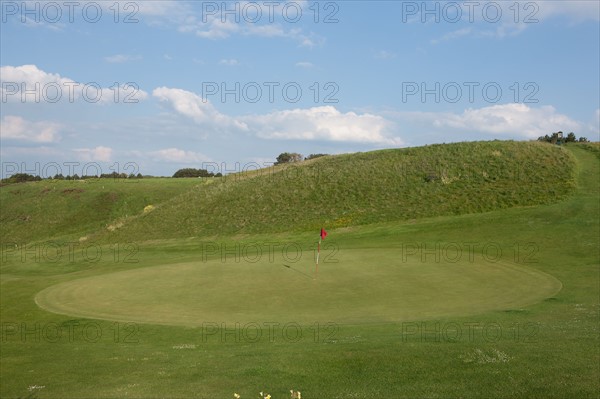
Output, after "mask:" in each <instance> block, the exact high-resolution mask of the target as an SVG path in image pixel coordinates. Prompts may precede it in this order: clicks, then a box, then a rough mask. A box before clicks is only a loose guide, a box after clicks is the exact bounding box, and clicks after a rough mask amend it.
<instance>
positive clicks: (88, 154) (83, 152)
mask: <svg viewBox="0 0 600 399" xmlns="http://www.w3.org/2000/svg"><path fill="white" fill-rule="evenodd" d="M73 151H74V152H75V153H77V155H78V157H79V159H81V160H82V161H85V162H94V161H97V162H110V161H111V157H112V151H113V150H112V148H109V147H104V146H98V147H96V148H77V149H74V150H73Z"/></svg>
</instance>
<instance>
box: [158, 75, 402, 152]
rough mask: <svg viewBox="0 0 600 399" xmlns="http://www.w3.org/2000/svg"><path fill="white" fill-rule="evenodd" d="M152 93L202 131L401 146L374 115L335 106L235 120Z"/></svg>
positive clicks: (166, 93) (173, 92) (180, 95)
mask: <svg viewBox="0 0 600 399" xmlns="http://www.w3.org/2000/svg"><path fill="white" fill-rule="evenodd" d="M152 94H153V95H154V96H155V97H157V98H158V99H160V100H161V101H163V102H166V103H168V104H170V105H171V106H172V107H173V109H174V110H175V111H176V112H177V113H179V114H181V115H184V116H186V117H188V118H190V119H192V120H193V121H194V122H196V123H197V124H199V125H202V126H203V128H204V129H203V130H204V131H212V132H222V131H229V132H233V133H237V132H245V133H249V134H252V135H255V136H257V137H261V138H265V139H286V140H292V139H293V140H325V141H347V142H357V143H371V144H378V145H381V144H386V145H401V144H402V140H400V139H399V138H398V137H392V136H390V134H389V133H388V131H389V130H390V129H391V127H392V123H391V122H390V121H388V120H386V119H385V118H383V117H381V116H378V115H374V114H369V113H363V114H357V113H354V112H346V113H342V112H340V111H338V110H337V109H336V108H335V107H332V106H324V107H313V108H307V109H292V110H284V111H275V112H271V113H268V114H263V115H245V116H240V117H237V118H236V117H232V116H228V115H225V114H222V113H220V112H219V111H217V110H216V109H215V107H214V106H213V105H212V104H211V103H210V102H209V101H208V100H205V99H203V98H202V97H200V96H198V95H197V94H195V93H192V92H189V91H185V90H181V89H171V88H167V87H160V88H157V89H155V90H154V91H153V93H152Z"/></svg>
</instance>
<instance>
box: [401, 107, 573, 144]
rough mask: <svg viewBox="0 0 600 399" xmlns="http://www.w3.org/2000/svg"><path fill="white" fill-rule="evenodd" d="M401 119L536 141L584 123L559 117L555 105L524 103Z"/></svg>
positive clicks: (413, 114) (409, 115)
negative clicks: (532, 106) (536, 105)
mask: <svg viewBox="0 0 600 399" xmlns="http://www.w3.org/2000/svg"><path fill="white" fill-rule="evenodd" d="M399 116H400V117H401V118H402V119H406V120H412V121H417V122H421V123H424V124H426V125H429V126H431V127H434V128H437V129H443V130H448V129H451V130H452V131H455V132H461V131H474V132H482V133H491V134H495V135H517V136H521V137H523V138H529V139H531V138H537V137H539V136H543V135H545V134H548V133H549V132H555V131H558V130H562V131H577V130H579V129H580V128H581V126H582V125H581V124H580V123H579V122H577V121H574V120H573V119H571V118H569V117H568V116H566V115H563V114H560V113H558V112H557V111H556V109H555V108H554V107H552V106H541V107H539V108H531V107H529V106H527V105H525V104H499V105H493V106H490V107H483V108H478V109H473V108H469V109H466V110H465V111H463V112H462V113H460V114H458V113H450V112H439V113H438V112H403V113H400V114H399Z"/></svg>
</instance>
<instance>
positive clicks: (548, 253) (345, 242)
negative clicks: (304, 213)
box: [0, 146, 600, 399]
mask: <svg viewBox="0 0 600 399" xmlns="http://www.w3.org/2000/svg"><path fill="white" fill-rule="evenodd" d="M543 148H544V147H543ZM544 151H545V150H544ZM548 151H550V154H563V153H562V152H561V151H565V152H567V151H568V153H572V154H574V155H575V157H574V158H571V157H570V156H568V155H567V156H566V157H567V158H566V159H574V160H575V163H574V164H570V163H569V162H567V164H568V165H569V164H570V165H571V166H574V168H572V170H566V172H567V173H566V175H568V176H575V177H576V180H575V182H576V186H575V187H574V188H570V189H568V190H567V192H568V193H570V195H567V194H565V195H563V196H555V197H552V196H551V195H550V194H548V192H549V191H546V193H547V194H546V200H547V201H548V203H546V204H544V205H537V206H517V207H512V208H506V209H497V210H492V211H489V212H486V213H479V214H476V213H468V214H462V215H440V216H435V215H431V216H430V217H426V218H419V219H416V220H410V219H409V220H407V221H394V220H390V221H385V222H380V223H377V224H369V225H351V226H346V227H339V228H332V229H329V236H328V237H327V239H326V240H325V242H324V243H325V244H327V245H330V246H331V247H324V249H323V251H324V252H323V254H322V255H327V254H329V253H330V251H332V249H331V248H337V249H338V251H339V253H340V255H342V254H345V256H350V255H351V252H352V251H361V250H363V249H366V250H369V251H373V250H379V251H381V252H380V253H381V254H386V253H387V254H388V255H389V256H393V254H397V252H398V250H399V249H401V248H403V246H404V247H405V248H406V247H408V246H411V248H412V246H414V245H420V246H421V247H422V248H429V249H431V248H435V245H436V244H438V245H442V246H444V245H446V244H458V245H460V246H461V247H462V248H466V246H467V245H472V246H474V248H476V253H477V256H482V251H483V248H485V247H486V245H487V246H488V247H490V245H491V244H493V245H492V246H493V247H494V248H500V261H502V262H511V263H513V264H515V267H519V265H522V266H524V267H525V268H535V269H537V270H539V271H541V272H543V273H547V274H550V275H552V276H554V277H555V278H557V279H558V280H560V281H561V283H562V286H563V287H562V290H561V291H560V292H558V293H556V294H555V295H553V296H552V297H550V298H547V299H545V300H543V301H541V302H538V303H535V304H531V305H527V306H517V307H514V308H509V309H499V310H494V311H486V312H485V313H480V314H477V315H471V316H446V317H440V316H435V317H433V318H426V317H425V316H423V317H422V318H421V319H420V320H416V321H415V320H406V321H396V322H389V323H353V324H342V323H333V324H327V323H321V324H320V325H318V326H315V325H314V324H311V323H304V324H302V325H301V326H300V327H301V328H302V333H303V335H302V337H300V339H298V340H292V339H290V337H287V338H286V336H285V335H284V334H283V330H282V326H281V325H280V326H278V327H277V328H276V329H275V330H273V339H269V335H268V334H269V331H270V330H269V328H267V327H265V326H262V327H263V328H262V330H261V333H262V337H261V339H259V340H258V341H253V340H252V337H253V336H249V335H244V332H243V331H241V330H240V329H237V328H236V327H235V325H231V323H229V324H226V325H225V326H221V324H220V323H221V322H224V321H228V320H229V319H227V320H216V319H215V320H207V321H209V322H211V323H214V324H216V325H218V326H219V327H225V329H223V328H220V329H218V330H216V331H213V330H210V331H209V330H207V329H203V328H202V327H200V328H199V327H181V326H164V325H155V324H135V323H134V324H127V323H117V324H115V323H114V322H111V321H103V320H93V319H83V318H75V317H69V316H62V315H58V314H53V313H49V312H47V311H44V310H42V309H40V308H39V307H37V306H36V304H35V302H34V298H35V296H36V295H37V294H38V293H39V292H40V291H42V290H43V289H46V288H48V287H51V286H53V285H55V284H59V283H66V282H69V281H75V280H76V279H79V278H86V277H90V278H92V277H94V276H103V275H106V274H108V273H112V272H118V271H126V270H133V269H140V270H141V269H142V268H147V267H151V266H160V265H165V264H170V265H174V264H177V263H184V262H194V261H196V262H197V261H198V260H199V259H202V257H203V254H204V252H203V244H206V243H211V244H214V243H217V244H222V245H229V246H234V245H236V244H243V243H248V244H251V243H268V242H276V243H279V244H281V245H284V244H289V243H298V244H299V245H302V246H303V248H304V249H305V250H306V252H307V256H308V257H309V258H312V254H313V253H312V250H313V249H314V244H315V241H316V238H318V237H316V236H317V234H318V229H317V230H314V231H300V232H296V231H293V229H292V228H290V230H289V231H284V232H263V233H262V234H238V235H236V236H227V235H223V234H221V235H216V233H214V232H211V235H209V236H201V237H195V238H177V239H172V238H169V237H170V236H171V235H172V233H170V232H169V230H168V229H169V228H167V231H166V234H165V237H164V238H154V239H153V240H150V239H149V238H151V237H154V236H155V233H153V232H152V233H151V234H148V237H149V238H146V236H143V235H142V234H141V233H139V234H138V235H135V236H133V238H131V239H128V238H127V237H122V239H121V241H112V242H111V243H107V244H106V245H104V244H103V245H102V248H103V250H105V251H106V252H103V254H106V255H103V256H102V257H101V258H100V259H98V260H96V261H93V262H90V261H85V260H84V259H83V258H82V255H81V253H79V252H77V254H76V257H75V259H74V260H73V261H72V262H71V261H69V260H68V259H65V258H63V259H62V261H59V262H53V261H49V260H48V259H43V258H42V259H40V258H39V257H38V258H36V257H35V256H33V255H29V257H28V258H27V259H25V260H23V259H22V258H21V254H20V252H19V249H17V250H16V252H14V253H13V252H10V253H8V254H6V253H5V254H3V255H6V257H5V258H4V259H3V263H2V268H1V269H0V283H1V286H0V287H1V289H0V311H1V312H0V320H1V322H2V329H1V332H2V337H1V341H0V343H1V345H2V348H1V349H2V350H1V354H2V356H1V360H0V373H1V377H2V384H1V386H0V396H2V397H27V396H28V395H34V396H35V397H38V398H65V397H71V398H91V397H104V398H115V397H138V398H142V397H146V398H154V397H174V398H175V397H176V398H184V397H185V398H188V397H196V398H213V397H224V398H227V397H229V398H231V397H233V393H234V392H238V393H239V394H241V395H242V398H252V397H256V396H257V393H258V392H259V391H263V392H265V391H266V392H269V393H271V394H272V395H273V398H274V399H278V398H287V397H289V390H290V389H296V390H300V391H302V397H303V398H351V397H353V398H376V397H386V398H388V397H389V398H414V397H426V398H447V397H465V398H471V397H473V398H488V397H498V398H531V397H543V398H572V397H577V398H596V397H598V392H599V390H600V383H599V382H598V381H599V378H598V377H599V376H600V347H599V345H598V343H599V342H598V339H599V327H598V326H599V322H600V319H599V313H600V304H599V298H600V286H599V284H600V275H599V268H600V253H599V242H598V237H600V209H599V208H600V201H599V198H600V187H599V186H600V185H599V181H600V168H599V161H598V158H597V157H596V156H595V155H594V154H593V153H592V152H590V151H587V150H586V149H583V148H580V147H579V146H565V147H563V149H555V147H548ZM555 151H559V152H555ZM526 173H529V172H528V171H526ZM531 173H536V172H534V171H531ZM553 173H555V171H554V172H553ZM548 176H550V173H549V174H548ZM552 181H555V182H557V184H560V182H561V178H560V176H559V177H558V178H556V179H555V180H552ZM567 181H568V179H567ZM548 184H550V180H549V181H548ZM15 187H16V186H15ZM3 189H4V188H3ZM556 192H558V191H557V190H556V189H555V193H556ZM183 195H187V194H183ZM490 195H492V194H490ZM538 195H539V194H538ZM557 199H560V200H558V201H557ZM173 201H176V200H173ZM163 204H165V203H163ZM3 206H4V203H3ZM140 219H145V217H144V218H140ZM167 223H171V222H169V221H168V220H165V224H167ZM280 223H281V224H284V223H283V222H280ZM278 225H279V224H278ZM319 227H320V226H319ZM325 227H326V228H328V226H327V225H325ZM118 231H121V230H118ZM180 234H181V235H182V236H183V237H187V236H186V234H187V232H186V231H184V230H182V232H181V233H180ZM113 238H114V236H113ZM48 239H50V238H49V237H48ZM128 243H133V244H135V246H136V248H137V252H135V254H133V255H132V253H133V252H132V249H131V248H125V249H122V250H123V251H124V252H122V253H121V256H120V257H118V259H115V257H114V248H124V247H123V245H125V244H128ZM118 244H120V245H121V246H118V247H115V245H118ZM11 251H12V250H11ZM365 252H367V251H365ZM124 254H126V255H131V257H130V258H129V259H128V260H137V262H133V263H130V262H126V261H125V257H124V256H122V255H124ZM465 255H466V253H465ZM211 256H212V257H213V258H215V257H216V258H218V257H219V254H212V255H211ZM341 258H342V257H340V259H341ZM395 258H397V256H396V257H395ZM409 259H410V261H411V262H416V267H418V263H419V262H422V258H421V254H419V253H418V252H417V253H416V254H414V255H411V256H410V257H409ZM397 261H398V263H397V264H392V265H390V267H396V268H398V267H401V266H402V259H398V260H397ZM232 262H233V263H232ZM430 262H435V258H434V257H432V255H429V256H426V258H425V261H424V263H423V266H424V267H425V268H427V266H429V265H428V263H430ZM252 265H253V264H252V263H250V262H247V261H246V262H244V261H242V263H241V264H237V263H235V261H234V260H232V259H231V258H230V259H229V261H226V262H225V263H224V264H222V265H220V266H216V267H223V268H227V267H232V266H233V267H243V266H247V267H249V268H251V267H252ZM335 265H336V267H337V268H341V269H343V264H341V265H340V264H335ZM436 265H437V266H439V267H443V266H447V267H451V266H452V265H451V264H446V265H444V264H436ZM486 265H487V264H486V263H485V262H484V264H478V265H473V266H474V267H486ZM327 266H328V265H327V263H326V262H325V263H323V264H322V265H321V267H322V268H326V267H327ZM219 270H220V269H216V270H211V271H210V273H212V274H213V275H215V276H218V275H219V274H220V273H219ZM321 271H323V269H321ZM340 273H343V271H341V272H340ZM344 278H349V277H348V276H344ZM465 278H466V276H465ZM270 284H272V281H270V280H268V279H265V280H264V281H262V280H260V279H259V280H258V281H256V282H255V284H254V285H253V287H252V288H251V290H253V291H252V292H250V293H248V292H245V293H244V294H245V295H249V296H250V297H251V296H252V295H251V294H254V295H256V296H257V297H259V296H261V295H266V294H265V292H267V291H268V290H269V289H272V287H270ZM182 285H183V286H184V287H183V288H184V289H183V290H182V289H181V288H182V287H180V286H178V285H176V284H175V285H173V286H172V287H171V290H172V294H173V295H174V296H177V297H178V298H179V299H181V300H183V299H184V297H185V295H186V294H185V292H186V291H185V289H187V288H186V287H185V285H186V284H183V283H182ZM266 288H268V289H266ZM342 288H343V287H342ZM376 289H377V287H373V290H376ZM439 294H440V295H444V292H443V291H441V292H440V293H439ZM196 295H197V293H195V294H194V295H193V296H194V297H195V298H196V297H197V296H196ZM222 295H224V296H231V297H232V298H235V295H236V294H235V292H234V291H232V292H227V293H223V294H222ZM290 295H293V292H291V293H290ZM465 295H467V296H468V298H469V299H470V300H472V301H473V303H474V304H477V302H478V296H477V295H471V296H469V293H467V292H465ZM363 296H364V297H365V300H366V301H368V300H369V299H370V298H371V296H370V295H369V294H368V293H367V294H364V295H363ZM373 297H376V296H375V295H373ZM107 299H110V298H107ZM263 299H264V298H263ZM406 299H407V300H406V303H407V306H410V305H409V304H410V300H411V298H410V297H407V298H406ZM250 300H251V299H250ZM261 300H262V299H261ZM246 301H248V299H246ZM314 306H317V307H318V306H320V303H318V302H315V304H314ZM147 311H148V313H151V312H152V309H151V308H148V310H147ZM290 313H291V314H292V316H293V311H291V312H290ZM262 321H264V320H256V322H262ZM270 321H272V322H277V321H278V320H275V319H273V320H270ZM36 323H37V325H38V326H39V327H38V328H36V327H35V326H36ZM53 323H56V324H53ZM76 323H79V324H76ZM91 323H94V324H91ZM214 324H210V327H214ZM54 325H60V326H63V328H62V332H63V335H62V336H61V337H60V338H59V339H57V340H54V339H52V338H53V337H54V335H53V330H51V329H49V330H48V331H47V334H46V335H44V333H43V331H42V329H43V328H44V327H47V328H50V327H52V326H54ZM15 326H16V329H17V330H16V331H13V330H11V328H12V327H15ZM68 326H75V327H73V330H74V331H75V334H74V336H73V339H70V337H69V334H68V331H69V329H68ZM89 326H91V327H93V328H89V329H88V330H89V331H88V332H89V333H90V334H91V335H90V336H88V337H87V339H86V337H84V336H82V334H81V332H82V331H83V329H84V328H85V327H89ZM317 327H318V328H317ZM24 329H26V330H24ZM23 331H25V333H23ZM36 331H38V332H39V333H40V338H37V337H36ZM95 331H101V333H102V334H101V336H100V337H97V335H94V334H93V333H94V332H95ZM458 331H460V334H458ZM13 332H14V334H13ZM213 332H214V333H213ZM249 332H250V333H252V332H254V330H250V331H249ZM290 333H293V331H291V332H290ZM36 387H37V388H36ZM40 387H43V388H40Z"/></svg>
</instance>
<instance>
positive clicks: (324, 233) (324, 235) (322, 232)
mask: <svg viewBox="0 0 600 399" xmlns="http://www.w3.org/2000/svg"><path fill="white" fill-rule="evenodd" d="M325 237H327V232H326V231H325V229H321V240H324V239H325Z"/></svg>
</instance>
